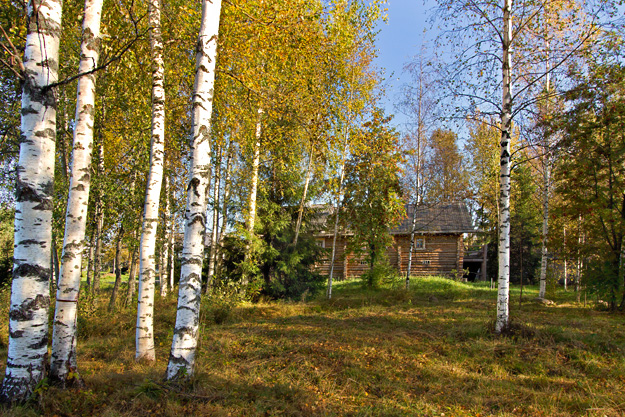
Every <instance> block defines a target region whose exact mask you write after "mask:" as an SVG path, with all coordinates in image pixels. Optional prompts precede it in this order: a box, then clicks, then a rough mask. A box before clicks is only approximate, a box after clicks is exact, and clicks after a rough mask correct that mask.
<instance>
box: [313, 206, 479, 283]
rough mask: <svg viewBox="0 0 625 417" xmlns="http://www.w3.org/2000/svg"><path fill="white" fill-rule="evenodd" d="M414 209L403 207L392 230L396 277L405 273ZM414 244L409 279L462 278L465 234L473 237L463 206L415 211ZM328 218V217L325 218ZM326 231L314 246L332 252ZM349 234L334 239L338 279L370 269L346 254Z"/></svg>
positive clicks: (325, 267) (390, 252) (390, 253)
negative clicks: (439, 276) (401, 213)
mask: <svg viewBox="0 0 625 417" xmlns="http://www.w3.org/2000/svg"><path fill="white" fill-rule="evenodd" d="M414 210H415V206H414V205H412V204H410V205H406V210H405V211H406V215H405V217H404V218H403V219H402V220H401V221H400V222H399V224H398V225H397V226H395V227H394V228H393V229H391V231H390V233H391V236H392V237H393V243H392V245H391V246H389V247H388V248H387V250H386V256H387V258H388V262H389V264H390V265H391V266H393V267H394V268H395V269H396V270H397V272H398V273H399V274H405V273H406V271H407V269H408V257H409V252H410V234H411V230H412V216H413V213H414ZM416 210H417V213H416V224H415V242H414V249H413V253H412V266H411V269H410V271H411V272H410V275H416V276H418V275H422V276H423V275H441V276H450V277H451V276H457V277H461V276H462V271H463V267H464V266H465V259H464V234H466V233H476V230H475V227H473V222H472V221H471V216H470V214H469V211H468V210H467V207H466V206H465V205H464V203H448V204H438V205H435V206H425V205H423V206H418V207H416ZM324 217H325V218H326V219H327V218H328V214H327V213H326V215H325V216H324ZM328 229H331V227H325V228H323V229H322V231H320V232H319V233H317V235H316V240H317V245H319V246H321V247H324V248H330V249H331V248H332V240H333V231H332V230H328ZM351 235H352V234H351V233H350V232H349V230H346V231H342V232H340V234H339V235H338V237H337V243H336V256H335V260H334V273H333V275H334V276H335V277H336V278H337V279H341V278H349V277H358V276H360V275H362V274H363V273H364V272H366V271H367V270H368V269H369V264H368V263H367V262H366V261H365V259H364V257H358V256H356V255H354V254H351V253H347V243H348V240H349V239H350V236H351ZM330 257H331V255H330V250H328V257H327V259H326V260H325V261H323V262H322V263H320V264H319V266H318V268H319V271H320V272H321V273H322V274H325V275H328V274H329V273H330ZM483 269H484V270H485V267H484V268H483Z"/></svg>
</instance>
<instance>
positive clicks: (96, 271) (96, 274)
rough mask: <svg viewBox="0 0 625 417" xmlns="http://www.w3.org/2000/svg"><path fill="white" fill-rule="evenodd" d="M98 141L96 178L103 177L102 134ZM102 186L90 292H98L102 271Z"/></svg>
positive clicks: (96, 217)
mask: <svg viewBox="0 0 625 417" xmlns="http://www.w3.org/2000/svg"><path fill="white" fill-rule="evenodd" d="M99 136H100V138H99V140H98V145H97V147H98V170H97V173H98V178H99V177H101V176H102V175H104V144H103V143H102V140H103V138H102V134H101V132H100V135H99ZM102 199H103V193H102V186H100V187H98V192H97V201H96V204H95V206H96V207H95V249H94V252H95V253H94V255H93V283H92V286H91V292H92V293H97V292H98V291H100V273H101V269H102V228H103V227H104V201H102Z"/></svg>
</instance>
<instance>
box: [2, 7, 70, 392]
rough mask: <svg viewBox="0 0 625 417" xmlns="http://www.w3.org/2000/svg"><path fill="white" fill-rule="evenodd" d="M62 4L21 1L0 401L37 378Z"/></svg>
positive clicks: (44, 327) (46, 296)
mask: <svg viewBox="0 0 625 417" xmlns="http://www.w3.org/2000/svg"><path fill="white" fill-rule="evenodd" d="M61 12H62V3H61V1H59V0H49V1H39V0H32V1H29V2H28V8H27V16H28V22H27V35H26V46H25V50H24V67H25V71H24V74H23V75H24V77H25V79H24V83H23V89H22V111H21V114H22V116H21V117H22V120H21V126H22V127H21V140H20V152H19V160H18V164H17V184H16V195H15V200H16V204H15V249H14V261H13V282H12V287H11V304H10V310H9V349H8V358H7V366H6V371H5V377H4V381H3V383H2V388H1V389H0V401H3V402H7V403H13V402H22V401H24V400H26V399H27V398H28V397H29V396H30V394H31V393H32V392H33V390H34V389H35V386H36V385H37V384H38V383H39V382H40V381H41V380H42V379H43V378H44V377H45V369H46V359H47V354H48V309H49V307H50V292H49V291H50V281H49V279H50V242H51V239H52V209H53V206H52V193H53V188H54V144H55V139H56V100H55V94H54V89H53V88H47V86H48V85H50V84H53V83H55V82H56V81H57V77H58V56H59V53H58V52H59V40H60V35H61Z"/></svg>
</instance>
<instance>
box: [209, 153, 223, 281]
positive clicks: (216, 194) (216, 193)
mask: <svg viewBox="0 0 625 417" xmlns="http://www.w3.org/2000/svg"><path fill="white" fill-rule="evenodd" d="M216 153H217V156H216V164H215V179H214V183H213V230H212V233H211V249H210V252H209V255H208V276H207V279H206V288H205V293H209V292H210V289H211V285H212V282H213V278H214V276H215V261H216V259H217V236H218V232H219V230H218V229H219V199H220V191H221V188H220V185H221V173H220V170H221V148H219V149H218V150H217V152H216Z"/></svg>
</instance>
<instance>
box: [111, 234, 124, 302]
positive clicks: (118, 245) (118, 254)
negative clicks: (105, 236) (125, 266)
mask: <svg viewBox="0 0 625 417" xmlns="http://www.w3.org/2000/svg"><path fill="white" fill-rule="evenodd" d="M123 237H124V226H123V225H122V224H120V225H119V232H118V234H117V239H116V240H115V268H114V269H115V284H113V292H112V293H111V299H110V301H109V308H108V310H109V311H115V305H116V304H117V294H118V293H119V285H120V284H121V282H122V266H121V263H122V238H123Z"/></svg>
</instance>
